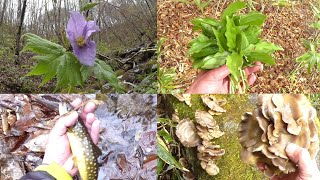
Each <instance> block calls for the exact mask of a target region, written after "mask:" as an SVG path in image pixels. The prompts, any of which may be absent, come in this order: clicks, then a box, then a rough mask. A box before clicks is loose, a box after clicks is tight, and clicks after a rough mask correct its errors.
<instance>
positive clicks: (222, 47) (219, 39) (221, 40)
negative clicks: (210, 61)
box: [212, 28, 228, 52]
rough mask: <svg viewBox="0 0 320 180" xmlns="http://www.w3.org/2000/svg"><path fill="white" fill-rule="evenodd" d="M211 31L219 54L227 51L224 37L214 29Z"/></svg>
mask: <svg viewBox="0 0 320 180" xmlns="http://www.w3.org/2000/svg"><path fill="white" fill-rule="evenodd" d="M212 29H213V32H214V35H215V37H216V40H217V45H218V46H219V52H223V51H226V50H228V46H227V39H226V38H225V36H224V35H223V34H222V33H220V32H219V31H218V30H216V29H215V28H212Z"/></svg>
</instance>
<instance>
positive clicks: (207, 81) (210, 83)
mask: <svg viewBox="0 0 320 180" xmlns="http://www.w3.org/2000/svg"><path fill="white" fill-rule="evenodd" d="M262 69H263V66H262V64H261V63H258V62H257V63H255V66H253V67H248V68H245V73H246V75H247V76H248V84H249V86H250V85H252V84H253V83H254V82H255V81H256V79H257V77H256V75H255V74H254V73H255V72H257V71H259V70H262ZM229 75H230V71H229V69H228V67H227V66H226V65H224V66H221V67H219V68H216V69H213V70H210V71H203V72H201V73H199V75H198V77H197V78H196V80H195V81H194V82H193V83H192V85H191V86H190V88H189V89H188V90H187V91H186V93H187V94H228V93H230V92H229V86H230V80H229Z"/></svg>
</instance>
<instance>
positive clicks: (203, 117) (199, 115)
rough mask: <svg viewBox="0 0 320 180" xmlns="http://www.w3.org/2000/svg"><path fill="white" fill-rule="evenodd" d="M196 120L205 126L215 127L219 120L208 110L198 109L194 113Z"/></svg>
mask: <svg viewBox="0 0 320 180" xmlns="http://www.w3.org/2000/svg"><path fill="white" fill-rule="evenodd" d="M194 116H195V119H196V122H197V123H198V124H200V125H201V126H203V127H208V128H214V127H215V126H217V122H216V121H215V120H214V119H213V117H212V115H211V114H209V113H208V112H207V111H200V110H197V111H196V112H195V114H194Z"/></svg>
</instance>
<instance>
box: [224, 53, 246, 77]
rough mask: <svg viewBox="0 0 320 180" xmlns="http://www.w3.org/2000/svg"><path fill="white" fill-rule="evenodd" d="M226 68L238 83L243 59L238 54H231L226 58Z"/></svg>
mask: <svg viewBox="0 0 320 180" xmlns="http://www.w3.org/2000/svg"><path fill="white" fill-rule="evenodd" d="M226 64H227V67H228V69H229V71H230V73H231V75H232V76H233V77H234V78H235V80H236V81H237V82H239V77H240V71H241V66H242V64H243V58H242V56H241V55H240V54H238V53H236V52H233V53H232V54H231V55H229V56H228V57H227V63H226Z"/></svg>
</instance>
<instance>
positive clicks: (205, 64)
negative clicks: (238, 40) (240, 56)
mask: <svg viewBox="0 0 320 180" xmlns="http://www.w3.org/2000/svg"><path fill="white" fill-rule="evenodd" d="M229 54H230V53H229V52H227V51H225V52H223V53H220V52H218V53H216V54H215V55H210V56H207V57H205V58H204V59H203V60H202V61H200V63H195V64H194V68H201V69H215V68H218V67H220V66H222V65H224V64H226V58H227V57H228V56H229ZM199 66H200V67H199Z"/></svg>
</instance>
